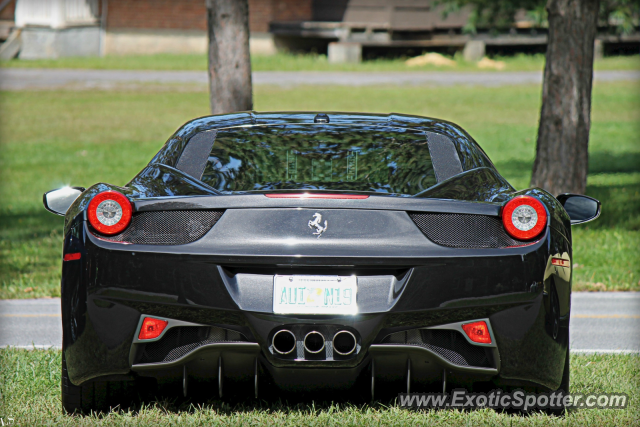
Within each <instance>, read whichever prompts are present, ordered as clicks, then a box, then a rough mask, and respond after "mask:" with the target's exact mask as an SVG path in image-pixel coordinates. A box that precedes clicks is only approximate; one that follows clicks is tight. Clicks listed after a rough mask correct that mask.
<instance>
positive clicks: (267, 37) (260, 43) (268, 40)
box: [249, 32, 278, 56]
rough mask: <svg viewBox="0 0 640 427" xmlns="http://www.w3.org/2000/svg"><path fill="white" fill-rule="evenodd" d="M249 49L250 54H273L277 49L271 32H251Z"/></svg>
mask: <svg viewBox="0 0 640 427" xmlns="http://www.w3.org/2000/svg"><path fill="white" fill-rule="evenodd" d="M249 51H250V52H251V55H265V56H266V55H275V54H276V53H277V52H278V50H277V49H276V43H275V40H274V37H273V34H270V33H255V32H254V33H251V34H250V35H249Z"/></svg>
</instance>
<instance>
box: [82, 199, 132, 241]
mask: <svg viewBox="0 0 640 427" xmlns="http://www.w3.org/2000/svg"><path fill="white" fill-rule="evenodd" d="M132 213H133V208H132V207H131V202H130V201H129V199H127V197H126V196H125V195H124V194H122V193H118V192H117V191H104V192H102V193H98V194H96V195H95V196H93V199H91V202H89V209H88V210H87V216H88V217H89V223H91V226H93V228H95V229H96V231H98V232H99V233H101V234H106V235H113V234H118V233H121V232H122V231H124V229H126V228H127V227H128V226H129V223H130V222H131V214H132Z"/></svg>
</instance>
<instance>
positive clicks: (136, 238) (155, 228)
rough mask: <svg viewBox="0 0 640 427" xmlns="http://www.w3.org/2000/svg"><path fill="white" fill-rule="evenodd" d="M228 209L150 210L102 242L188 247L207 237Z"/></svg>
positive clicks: (138, 214)
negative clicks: (187, 245) (185, 245)
mask: <svg viewBox="0 0 640 427" xmlns="http://www.w3.org/2000/svg"><path fill="white" fill-rule="evenodd" d="M223 213H224V210H215V211H214V210H207V211H150V212H140V213H137V214H135V215H133V218H131V224H129V227H128V228H127V229H126V230H125V231H123V232H122V233H120V234H116V235H115V236H103V235H100V234H98V233H97V232H95V231H93V230H92V233H93V234H94V235H95V236H96V237H99V238H101V239H104V240H109V241H112V242H123V243H135V244H138V245H184V244H187V243H191V242H195V241H196V240H198V239H200V238H201V237H202V236H204V235H205V234H207V232H208V231H209V230H211V228H212V227H213V226H214V225H215V224H216V222H218V220H219V219H220V217H221V216H222V214H223Z"/></svg>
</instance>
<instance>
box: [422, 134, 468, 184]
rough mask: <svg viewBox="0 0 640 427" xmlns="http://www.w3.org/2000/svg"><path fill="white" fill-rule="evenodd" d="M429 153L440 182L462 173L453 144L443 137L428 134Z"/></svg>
mask: <svg viewBox="0 0 640 427" xmlns="http://www.w3.org/2000/svg"><path fill="white" fill-rule="evenodd" d="M428 143H429V153H431V161H432V162H433V168H434V170H435V173H436V177H437V178H438V182H442V181H444V180H447V179H449V178H451V177H452V176H456V175H458V174H460V173H462V163H460V156H458V151H457V150H456V147H455V145H453V142H452V141H451V140H450V139H449V138H447V137H446V136H444V135H440V134H437V133H432V132H429V133H428Z"/></svg>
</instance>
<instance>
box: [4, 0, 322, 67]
mask: <svg viewBox="0 0 640 427" xmlns="http://www.w3.org/2000/svg"><path fill="white" fill-rule="evenodd" d="M312 3H313V0H249V27H250V31H251V49H252V52H254V53H264V54H269V53H273V52H275V49H276V47H275V42H274V38H273V36H272V35H271V34H270V33H269V26H270V23H271V22H275V21H277V22H293V21H298V22H299V21H308V20H311V19H312ZM0 6H4V7H2V9H1V10H0V40H4V39H6V38H7V37H8V35H9V31H10V29H11V28H14V27H15V28H18V29H20V30H21V32H22V38H23V52H25V51H26V53H27V54H26V56H24V57H30V58H31V57H33V58H35V57H57V56H74V55H80V56H82V55H87V54H93V55H98V54H102V55H104V54H140V53H147V54H152V53H203V52H205V51H206V46H207V35H206V26H207V15H206V7H205V0H8V2H5V1H2V0H0ZM70 37H74V38H75V39H77V43H76V45H78V46H73V43H71V41H70V40H71V39H70ZM33 42H37V43H38V44H39V46H36V47H30V46H29V45H30V44H31V43H33ZM79 44H83V45H84V46H79ZM25 48H26V49H25ZM21 56H22V55H21Z"/></svg>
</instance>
